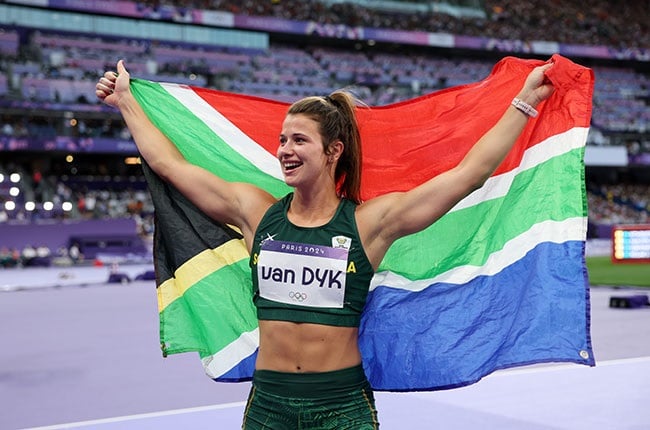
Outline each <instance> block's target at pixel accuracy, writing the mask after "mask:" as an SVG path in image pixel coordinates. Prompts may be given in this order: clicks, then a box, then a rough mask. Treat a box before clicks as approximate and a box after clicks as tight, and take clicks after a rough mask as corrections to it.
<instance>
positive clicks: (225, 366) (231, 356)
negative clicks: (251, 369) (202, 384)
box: [201, 328, 260, 379]
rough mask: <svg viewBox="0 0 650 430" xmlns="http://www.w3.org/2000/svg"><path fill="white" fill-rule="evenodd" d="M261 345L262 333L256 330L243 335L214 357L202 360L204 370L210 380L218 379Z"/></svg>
mask: <svg viewBox="0 0 650 430" xmlns="http://www.w3.org/2000/svg"><path fill="white" fill-rule="evenodd" d="M259 344H260V331H259V328H255V330H253V331H247V332H244V333H242V334H241V336H239V337H238V338H237V339H236V340H234V341H233V342H231V343H230V344H228V345H226V346H225V347H223V348H222V349H221V350H220V351H218V352H216V353H215V354H214V355H211V356H209V357H205V358H202V359H201V362H202V363H203V369H204V370H205V373H206V374H207V375H208V376H209V377H210V378H213V379H214V378H218V377H220V376H223V375H224V374H225V373H227V372H228V371H229V370H230V369H232V368H233V367H235V366H236V365H238V364H239V363H240V362H241V361H242V360H244V359H246V358H247V357H249V356H250V355H251V354H253V353H254V352H255V350H257V347H258V346H259Z"/></svg>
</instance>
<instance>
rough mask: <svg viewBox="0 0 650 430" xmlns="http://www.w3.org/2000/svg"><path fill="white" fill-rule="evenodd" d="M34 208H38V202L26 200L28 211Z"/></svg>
mask: <svg viewBox="0 0 650 430" xmlns="http://www.w3.org/2000/svg"><path fill="white" fill-rule="evenodd" d="M34 209H36V203H34V202H26V203H25V210H26V211H28V212H31V211H33V210H34Z"/></svg>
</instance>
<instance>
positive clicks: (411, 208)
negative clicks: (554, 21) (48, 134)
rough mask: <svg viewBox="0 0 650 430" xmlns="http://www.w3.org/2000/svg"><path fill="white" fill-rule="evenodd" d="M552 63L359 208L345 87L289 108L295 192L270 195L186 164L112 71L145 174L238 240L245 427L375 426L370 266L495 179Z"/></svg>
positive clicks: (283, 133)
mask: <svg viewBox="0 0 650 430" xmlns="http://www.w3.org/2000/svg"><path fill="white" fill-rule="evenodd" d="M550 67H552V65H551V64H546V65H544V66H540V67H537V68H535V69H534V70H533V71H532V72H531V73H530V74H529V76H528V77H527V79H526V81H525V83H524V85H523V87H522V89H521V90H520V92H519V94H518V95H517V100H519V101H518V102H517V106H514V105H512V106H503V109H504V111H505V112H504V114H503V116H502V117H501V119H500V120H499V121H498V122H497V123H496V124H495V125H494V126H493V127H492V128H491V129H490V130H489V131H488V132H487V133H486V134H485V135H484V136H483V137H482V138H481V139H479V141H478V142H476V144H475V145H474V146H473V147H472V149H471V150H470V151H469V152H468V153H467V154H466V156H465V157H464V158H463V160H462V161H461V162H460V163H459V164H458V165H457V166H456V167H454V168H452V169H450V170H448V171H447V172H444V173H442V174H440V175H438V176H436V177H435V178H432V179H430V180H429V181H427V182H425V183H423V184H422V185H420V186H418V187H416V188H414V189H412V190H410V191H407V192H400V193H390V194H386V195H382V196H379V197H376V198H374V199H371V200H368V201H365V202H361V201H360V197H359V190H360V177H361V142H360V137H359V130H358V126H357V122H356V118H355V105H354V99H353V98H352V97H351V96H350V95H349V94H348V93H346V92H343V91H336V92H334V93H332V94H331V95H329V96H327V97H307V98H305V99H302V100H300V101H298V102H296V103H294V104H293V105H291V106H290V108H289V110H288V113H287V115H286V117H285V119H284V122H283V123H282V125H281V129H280V133H279V145H278V150H277V158H278V161H279V163H280V166H281V170H282V173H283V175H284V178H285V182H286V183H287V185H289V186H291V187H292V188H293V192H292V193H290V194H288V195H287V196H285V197H283V198H282V199H280V200H278V199H276V198H275V197H273V196H272V195H270V194H268V193H267V192H265V191H263V190H261V189H259V188H257V187H255V186H252V185H250V184H245V183H230V182H226V181H224V180H222V179H220V178H219V177H217V176H215V175H213V174H212V173H210V172H208V171H206V170H203V169H202V168H200V167H197V166H195V165H192V164H190V163H189V162H187V161H186V160H185V159H184V158H183V156H182V155H181V154H180V152H179V151H178V150H177V149H176V147H175V146H174V145H173V143H172V142H171V141H169V139H167V137H165V135H164V134H163V133H161V132H160V131H159V130H158V129H157V128H156V127H155V126H154V125H153V124H152V123H151V121H149V119H148V118H147V116H146V114H145V113H144V111H143V110H142V108H141V107H140V106H139V104H138V103H137V101H136V100H135V98H134V97H133V95H132V94H131V91H130V88H129V74H128V72H127V70H126V69H125V67H124V64H123V62H122V61H120V62H118V64H117V74H116V73H114V72H112V71H111V72H107V73H106V74H105V75H104V76H103V77H102V78H100V80H99V82H98V83H97V87H96V90H97V96H98V97H99V98H100V99H101V100H103V101H104V102H105V103H106V104H108V105H110V106H113V107H116V108H117V109H119V111H120V112H121V114H122V116H123V118H124V120H125V122H126V124H127V126H128V128H129V130H130V132H131V134H132V136H133V138H134V140H135V142H136V144H137V146H138V149H139V151H140V153H141V155H142V157H143V158H144V159H145V160H146V161H147V163H148V164H149V166H150V167H151V168H152V169H153V170H154V171H155V172H156V173H157V174H158V175H159V176H160V177H161V178H162V179H163V180H165V181H168V182H170V183H171V184H172V185H173V186H174V187H176V188H177V189H178V190H179V191H180V192H181V193H183V194H184V195H185V196H186V197H187V198H188V199H189V200H190V201H192V202H193V203H194V204H195V205H196V206H197V207H198V208H200V209H201V210H202V211H203V212H205V213H206V214H207V215H208V216H210V217H212V218H213V219H215V220H217V221H220V222H224V223H228V224H232V225H235V226H237V227H239V228H240V230H241V231H242V234H243V236H244V241H245V243H246V247H247V249H248V251H249V252H250V254H251V268H252V278H253V279H252V280H253V285H254V288H255V296H254V298H253V300H254V302H255V305H256V306H257V311H258V319H259V333H260V343H259V351H258V355H257V362H256V370H255V374H254V377H253V386H252V389H251V393H250V396H249V403H248V405H247V408H246V412H245V417H244V423H243V428H245V429H257V428H274V429H275V428H278V429H281V428H286V429H297V428H305V429H307V428H319V429H321V428H332V429H342V428H350V429H373V428H378V425H379V424H378V421H377V413H376V410H375V407H374V400H373V395H372V391H371V388H370V386H369V384H368V382H367V379H366V377H365V375H364V373H363V368H362V366H361V354H360V352H359V348H358V344H357V337H358V328H359V322H360V316H361V312H362V310H363V306H364V304H365V299H366V296H367V294H368V288H369V284H370V280H371V278H372V276H373V274H374V271H375V270H376V269H377V267H378V266H379V264H380V262H381V260H382V258H383V257H384V255H385V254H386V252H387V250H388V248H389V247H390V246H391V244H392V243H393V242H394V241H395V240H397V239H399V238H400V237H403V236H405V235H408V234H411V233H415V232H417V231H420V230H422V229H424V228H426V227H428V226H429V225H431V224H432V223H434V222H435V221H436V220H438V219H439V218H440V217H441V216H443V215H444V214H445V213H446V212H447V211H449V210H450V209H451V208H452V207H453V206H454V205H455V204H456V203H457V202H459V201H460V200H461V199H463V198H464V197H465V196H467V195H468V194H469V193H471V192H472V191H473V190H475V189H477V188H479V187H480V186H481V185H482V184H483V183H484V182H485V180H486V179H487V178H489V176H490V175H491V174H492V172H493V171H494V170H495V169H496V168H497V167H498V165H499V164H500V163H501V161H502V160H503V159H504V158H505V156H506V155H507V154H508V152H509V150H510V148H511V147H512V146H513V144H514V143H515V141H516V139H517V138H518V136H519V135H520V133H521V132H522V130H523V129H524V127H525V125H526V123H527V120H528V114H529V113H531V112H534V107H535V106H537V104H538V103H540V102H541V101H543V100H545V99H547V98H548V97H549V96H550V95H551V93H552V92H553V88H552V86H551V85H550V83H548V82H547V81H546V80H545V77H544V73H545V71H546V70H548V68H550ZM296 278H300V282H296ZM307 291H308V292H309V294H307V293H306V292H307Z"/></svg>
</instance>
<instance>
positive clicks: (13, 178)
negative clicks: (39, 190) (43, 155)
mask: <svg viewBox="0 0 650 430" xmlns="http://www.w3.org/2000/svg"><path fill="white" fill-rule="evenodd" d="M9 180H10V181H11V182H12V183H14V184H17V183H18V182H20V173H12V174H11V175H10V176H9Z"/></svg>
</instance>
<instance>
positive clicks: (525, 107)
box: [512, 97, 538, 118]
mask: <svg viewBox="0 0 650 430" xmlns="http://www.w3.org/2000/svg"><path fill="white" fill-rule="evenodd" d="M512 105H513V106H514V107H516V108H517V109H519V110H520V111H522V112H523V113H525V114H526V115H527V116H529V117H531V118H535V117H536V116H537V114H538V112H537V110H535V108H534V107H532V106H531V105H529V104H528V103H526V102H525V101H523V100H521V99H518V98H517V97H515V98H514V99H512Z"/></svg>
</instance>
